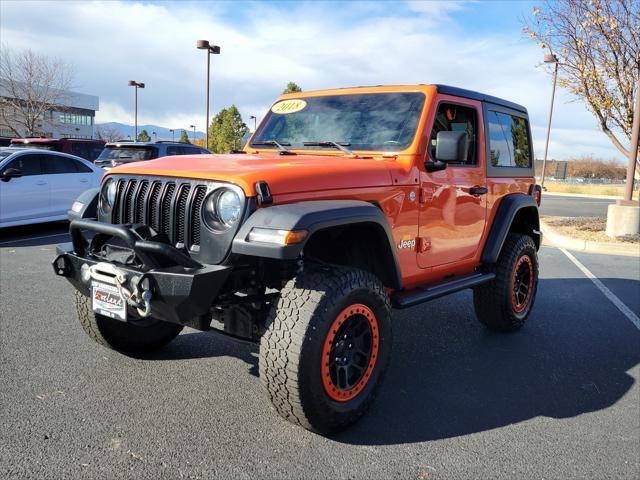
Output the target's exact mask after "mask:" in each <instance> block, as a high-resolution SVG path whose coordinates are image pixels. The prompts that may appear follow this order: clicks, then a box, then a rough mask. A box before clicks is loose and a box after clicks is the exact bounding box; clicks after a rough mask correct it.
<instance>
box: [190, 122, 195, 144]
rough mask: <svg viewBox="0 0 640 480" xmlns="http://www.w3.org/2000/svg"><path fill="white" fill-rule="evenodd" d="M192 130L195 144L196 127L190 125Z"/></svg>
mask: <svg viewBox="0 0 640 480" xmlns="http://www.w3.org/2000/svg"><path fill="white" fill-rule="evenodd" d="M189 126H190V127H191V128H193V143H195V141H196V126H195V125H189Z"/></svg>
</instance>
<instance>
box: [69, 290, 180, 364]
mask: <svg viewBox="0 0 640 480" xmlns="http://www.w3.org/2000/svg"><path fill="white" fill-rule="evenodd" d="M75 293H76V311H77V313H78V320H79V322H80V325H81V326H82V329H83V330H84V331H85V333H86V334H87V335H88V336H89V337H90V338H91V339H93V340H94V341H95V342H96V343H98V344H100V345H102V346H103V347H107V348H110V349H112V350H117V351H119V352H122V353H128V354H138V353H148V352H153V351H155V350H158V349H160V348H162V347H164V346H165V345H166V344H168V343H169V342H170V341H171V340H173V339H174V338H176V337H177V336H178V334H179V333H180V332H181V331H182V329H183V326H182V325H177V324H174V323H168V322H163V321H161V320H156V319H153V318H150V319H145V320H143V321H141V322H139V323H134V322H121V321H119V320H114V319H112V318H109V317H105V316H103V315H98V314H96V313H94V312H93V310H92V309H91V299H90V298H89V297H87V296H85V295H82V294H81V293H80V292H78V291H76V292H75Z"/></svg>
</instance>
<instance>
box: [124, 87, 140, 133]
mask: <svg viewBox="0 0 640 480" xmlns="http://www.w3.org/2000/svg"><path fill="white" fill-rule="evenodd" d="M127 85H129V86H130V87H134V89H135V118H134V122H135V126H136V127H135V128H136V136H135V141H136V142H137V141H138V89H139V88H144V83H142V82H136V81H135V80H129V82H128V83H127Z"/></svg>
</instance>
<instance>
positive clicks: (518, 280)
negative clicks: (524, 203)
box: [473, 233, 538, 331]
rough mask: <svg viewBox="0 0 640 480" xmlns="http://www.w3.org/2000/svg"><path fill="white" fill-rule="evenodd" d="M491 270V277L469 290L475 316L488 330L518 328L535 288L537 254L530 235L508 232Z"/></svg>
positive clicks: (533, 297)
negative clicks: (490, 279) (493, 278)
mask: <svg viewBox="0 0 640 480" xmlns="http://www.w3.org/2000/svg"><path fill="white" fill-rule="evenodd" d="M492 271H493V272H494V273H495V274H496V278H495V280H493V281H491V282H489V283H485V284H483V285H480V286H479V287H476V288H475V289H474V290H473V304H474V307H475V311H476V316H477V317H478V320H480V322H481V323H483V324H484V325H485V326H487V327H488V328H490V329H492V330H501V331H513V330H518V329H519V328H521V327H522V326H523V325H524V323H525V321H526V319H527V317H528V316H529V314H530V313H531V308H532V307H533V302H534V300H535V297H536V291H537V289H538V255H537V252H536V245H535V243H533V239H532V238H531V237H529V236H528V235H521V234H515V233H511V234H509V236H508V237H507V239H506V241H505V243H504V246H503V247H502V252H501V253H500V258H499V259H498V263H496V265H494V266H493V267H492Z"/></svg>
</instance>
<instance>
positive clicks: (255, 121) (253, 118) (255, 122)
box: [249, 115, 258, 133]
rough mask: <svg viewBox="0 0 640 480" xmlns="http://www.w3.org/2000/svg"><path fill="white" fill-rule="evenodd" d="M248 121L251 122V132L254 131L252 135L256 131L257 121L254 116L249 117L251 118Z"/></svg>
mask: <svg viewBox="0 0 640 480" xmlns="http://www.w3.org/2000/svg"><path fill="white" fill-rule="evenodd" d="M249 120H253V131H254V133H255V131H256V124H257V121H258V119H257V118H256V116H255V115H251V116H250V117H249Z"/></svg>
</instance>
